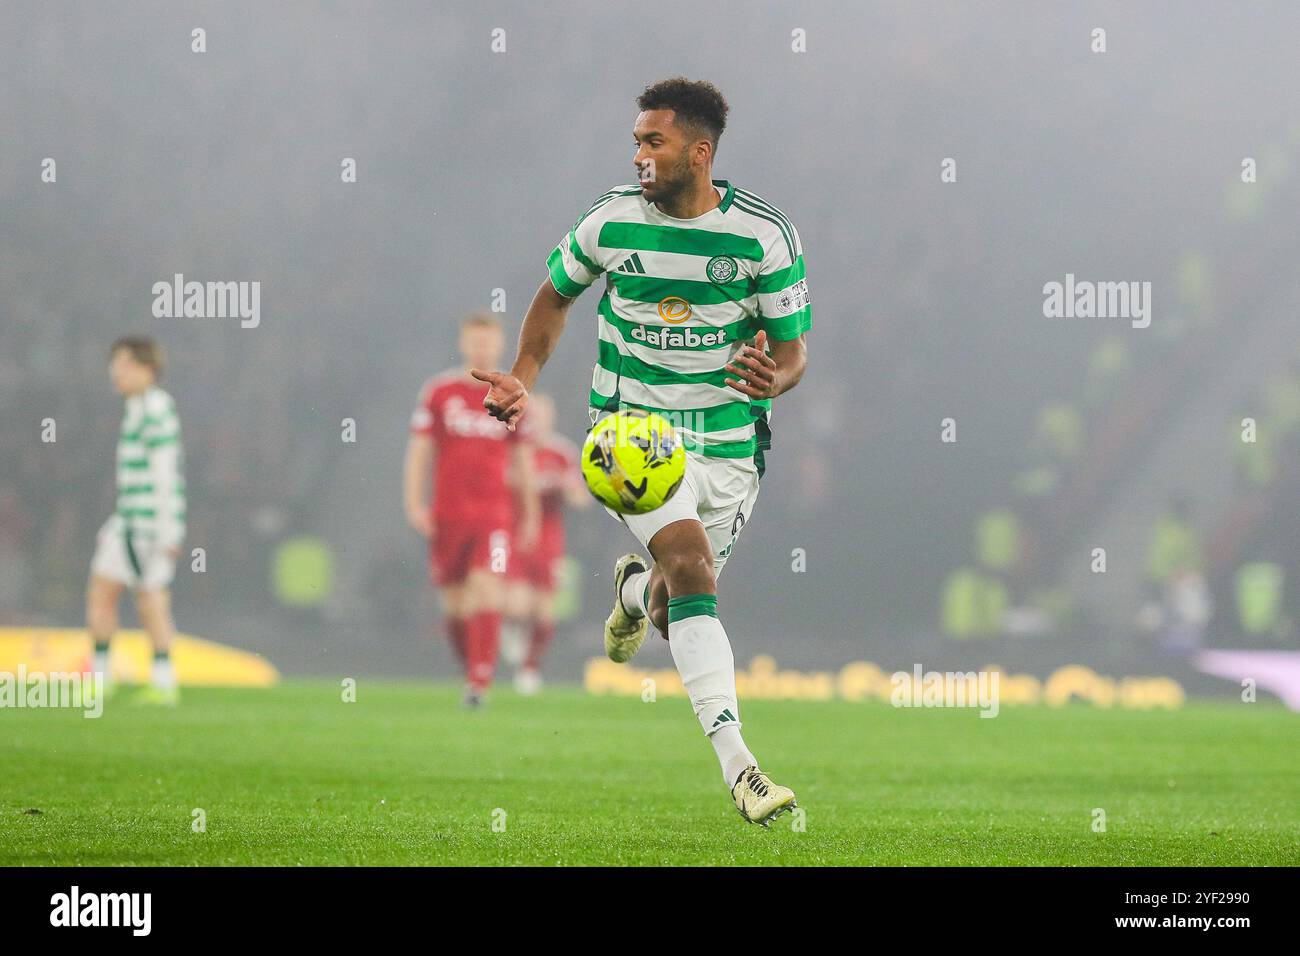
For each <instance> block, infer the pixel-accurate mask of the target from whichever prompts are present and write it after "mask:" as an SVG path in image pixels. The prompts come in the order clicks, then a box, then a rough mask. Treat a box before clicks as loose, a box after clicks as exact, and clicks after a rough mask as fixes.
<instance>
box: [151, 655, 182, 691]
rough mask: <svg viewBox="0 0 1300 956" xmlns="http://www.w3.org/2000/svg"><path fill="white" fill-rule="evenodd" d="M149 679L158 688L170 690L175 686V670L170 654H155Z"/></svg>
mask: <svg viewBox="0 0 1300 956" xmlns="http://www.w3.org/2000/svg"><path fill="white" fill-rule="evenodd" d="M150 679H151V681H152V683H153V686H154V687H157V688H158V689H159V690H171V689H172V688H173V687H175V686H176V670H175V668H173V667H172V657H171V654H162V655H159V654H155V655H154V659H153V670H152V672H151V674H150Z"/></svg>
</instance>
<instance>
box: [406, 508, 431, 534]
mask: <svg viewBox="0 0 1300 956" xmlns="http://www.w3.org/2000/svg"><path fill="white" fill-rule="evenodd" d="M406 523H407V524H409V525H410V526H411V529H412V530H413V531H414V532H415V533H416V534H418V535H419V536H420V537H422V538H432V537H433V518H432V517H430V515H429V513H428V512H427V511H408V512H407V513H406Z"/></svg>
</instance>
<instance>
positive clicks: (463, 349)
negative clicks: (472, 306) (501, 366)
mask: <svg viewBox="0 0 1300 956" xmlns="http://www.w3.org/2000/svg"><path fill="white" fill-rule="evenodd" d="M501 348H502V335H501V330H500V329H498V328H494V327H492V326H490V325H467V326H465V327H464V328H463V329H461V330H460V355H461V358H463V359H464V360H465V364H466V365H468V366H469V367H471V368H496V367H497V365H498V363H499V362H500V361H501Z"/></svg>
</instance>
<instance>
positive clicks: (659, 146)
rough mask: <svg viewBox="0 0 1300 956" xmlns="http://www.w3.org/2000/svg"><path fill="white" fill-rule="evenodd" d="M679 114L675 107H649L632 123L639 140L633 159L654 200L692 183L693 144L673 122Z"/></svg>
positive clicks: (666, 198) (649, 196)
mask: <svg viewBox="0 0 1300 956" xmlns="http://www.w3.org/2000/svg"><path fill="white" fill-rule="evenodd" d="M676 115H677V114H676V112H675V111H674V110H646V111H645V112H643V113H641V114H640V115H639V116H637V118H636V124H635V125H634V126H633V127H632V138H633V139H634V140H635V141H636V155H635V156H634V157H633V158H632V162H633V163H634V164H635V166H636V171H637V179H639V180H640V182H641V187H642V192H643V193H644V194H645V198H646V199H648V200H649V201H650V202H664V201H666V200H668V199H670V198H671V197H673V196H676V195H678V194H680V193H681V192H682V191H683V190H684V189H686V187H687V186H689V185H690V183H691V153H690V146H691V144H690V143H688V142H687V141H686V136H685V135H684V134H683V132H682V130H681V127H679V126H678V125H677V124H676V123H674V122H673V117H674V116H676Z"/></svg>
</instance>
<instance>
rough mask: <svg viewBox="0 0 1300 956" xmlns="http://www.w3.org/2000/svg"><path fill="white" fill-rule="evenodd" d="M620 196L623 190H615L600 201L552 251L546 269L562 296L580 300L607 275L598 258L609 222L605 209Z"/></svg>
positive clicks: (596, 202)
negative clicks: (593, 284)
mask: <svg viewBox="0 0 1300 956" xmlns="http://www.w3.org/2000/svg"><path fill="white" fill-rule="evenodd" d="M619 195H620V190H611V191H610V192H607V193H605V194H604V195H603V196H601V197H600V198H599V199H597V200H596V201H595V203H593V204H592V207H591V208H590V209H588V210H587V211H586V212H585V213H584V214H583V215H582V218H580V219H579V220H578V221H577V222H575V223H574V224H573V228H572V229H570V230H569V231H568V232H567V233H566V234H565V236H564V238H563V239H561V240H560V242H559V244H558V245H557V246H556V247H555V248H554V249H553V250H552V251H551V255H550V257H549V258H547V260H546V269H547V271H548V272H549V273H550V276H551V285H553V286H555V291H556V292H558V293H560V295H562V296H566V297H567V298H570V299H576V298H577V297H578V296H580V295H581V294H582V292H583V290H584V289H586V288H587V287H588V286H589V285H591V284H592V283H593V282H595V281H596V279H597V278H599V276H600V274H601V273H602V272H604V271H605V269H604V267H603V266H601V265H600V263H599V260H598V258H597V256H598V254H597V247H598V245H599V242H598V239H599V237H600V227H601V224H602V223H603V222H604V220H605V217H604V216H602V215H601V209H603V208H604V207H605V206H606V205H608V204H609V203H610V202H612V201H613V200H614V199H616V198H618V196H619Z"/></svg>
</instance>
